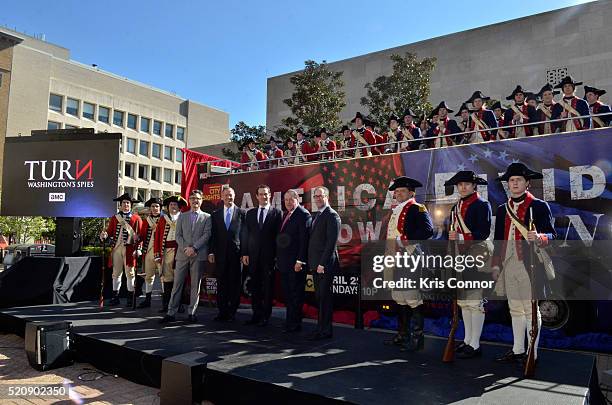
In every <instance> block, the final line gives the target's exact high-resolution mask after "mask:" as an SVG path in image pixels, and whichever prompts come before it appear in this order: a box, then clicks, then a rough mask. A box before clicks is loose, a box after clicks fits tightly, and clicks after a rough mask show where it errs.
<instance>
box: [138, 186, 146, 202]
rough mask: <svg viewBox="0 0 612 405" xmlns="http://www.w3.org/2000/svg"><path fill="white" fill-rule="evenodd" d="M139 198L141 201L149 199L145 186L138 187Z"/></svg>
mask: <svg viewBox="0 0 612 405" xmlns="http://www.w3.org/2000/svg"><path fill="white" fill-rule="evenodd" d="M138 199H139V200H140V201H146V200H147V190H146V189H144V188H139V189H138Z"/></svg>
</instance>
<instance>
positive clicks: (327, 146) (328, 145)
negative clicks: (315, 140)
mask: <svg viewBox="0 0 612 405" xmlns="http://www.w3.org/2000/svg"><path fill="white" fill-rule="evenodd" d="M319 133H320V134H321V151H323V152H328V153H324V154H323V155H322V159H323V160H330V159H334V158H335V153H334V151H335V150H336V141H334V140H333V139H331V138H330V137H329V135H328V133H327V129H325V128H321V131H320V132H319Z"/></svg>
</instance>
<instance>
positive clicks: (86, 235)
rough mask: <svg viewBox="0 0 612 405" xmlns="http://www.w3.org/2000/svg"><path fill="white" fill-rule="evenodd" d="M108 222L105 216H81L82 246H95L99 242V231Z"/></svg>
mask: <svg viewBox="0 0 612 405" xmlns="http://www.w3.org/2000/svg"><path fill="white" fill-rule="evenodd" d="M106 224H108V221H106V220H105V218H83V224H82V228H81V235H82V236H83V246H97V245H99V244H100V232H102V230H104V229H105V227H104V225H106Z"/></svg>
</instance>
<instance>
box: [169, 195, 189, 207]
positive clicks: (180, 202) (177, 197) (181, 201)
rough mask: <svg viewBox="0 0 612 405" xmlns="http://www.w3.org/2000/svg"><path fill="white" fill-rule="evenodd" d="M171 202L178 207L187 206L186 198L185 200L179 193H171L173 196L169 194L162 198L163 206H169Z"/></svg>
mask: <svg viewBox="0 0 612 405" xmlns="http://www.w3.org/2000/svg"><path fill="white" fill-rule="evenodd" d="M173 202H175V203H177V204H178V206H179V207H186V206H187V200H185V199H184V198H183V197H181V196H180V195H173V196H170V197H168V198H166V199H165V200H164V205H165V206H169V205H170V203H173Z"/></svg>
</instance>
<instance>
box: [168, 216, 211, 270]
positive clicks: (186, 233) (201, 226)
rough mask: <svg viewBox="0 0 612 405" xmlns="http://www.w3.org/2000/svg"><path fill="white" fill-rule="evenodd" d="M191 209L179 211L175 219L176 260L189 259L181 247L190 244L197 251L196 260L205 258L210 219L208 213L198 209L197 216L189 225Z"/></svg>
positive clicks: (208, 239) (183, 247)
mask: <svg viewBox="0 0 612 405" xmlns="http://www.w3.org/2000/svg"><path fill="white" fill-rule="evenodd" d="M190 217H191V211H186V212H181V215H179V217H178V219H177V220H176V243H177V244H178V249H177V250H176V261H184V260H189V257H187V256H186V255H185V253H184V252H183V249H185V248H186V247H189V246H192V247H193V248H195V249H196V250H197V251H198V256H197V260H199V261H202V260H206V258H207V256H208V244H209V241H210V232H211V221H210V214H207V213H206V212H204V211H199V212H198V216H197V218H196V220H195V222H194V224H193V226H192V225H191V218H190Z"/></svg>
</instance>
